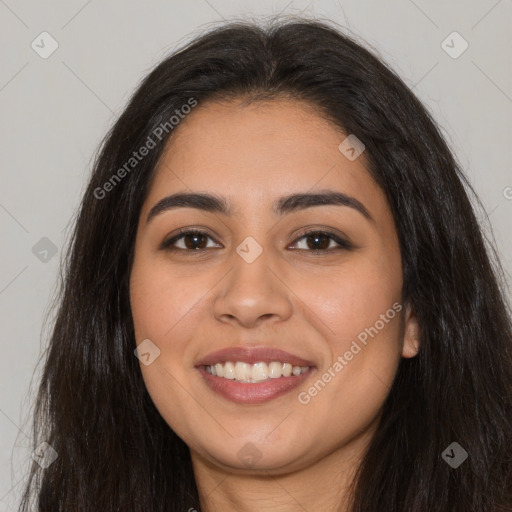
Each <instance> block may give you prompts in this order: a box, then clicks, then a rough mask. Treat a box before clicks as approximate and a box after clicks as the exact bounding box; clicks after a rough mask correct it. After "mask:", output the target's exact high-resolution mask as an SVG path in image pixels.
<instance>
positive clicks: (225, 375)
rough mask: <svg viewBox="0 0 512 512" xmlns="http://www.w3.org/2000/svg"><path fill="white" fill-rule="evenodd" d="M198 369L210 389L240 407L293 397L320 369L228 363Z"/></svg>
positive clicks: (240, 362) (275, 363)
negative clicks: (291, 395) (293, 391)
mask: <svg viewBox="0 0 512 512" xmlns="http://www.w3.org/2000/svg"><path fill="white" fill-rule="evenodd" d="M197 369H198V370H199V373H200V374H201V375H202V377H203V379H204V381H205V382H206V384H207V385H208V386H209V387H210V389H211V390H213V391H214V392H215V393H216V394H218V395H220V396H221V397H223V398H225V399H227V400H229V401H231V402H235V403H239V404H262V403H264V402H268V401H270V400H273V399H275V398H277V397H280V396H283V395H286V394H287V393H289V392H290V391H291V390H293V389H294V388H296V387H297V386H299V385H300V384H301V383H303V382H304V380H305V379H308V378H309V377H310V375H311V374H312V373H313V372H314V371H315V370H316V367H313V366H292V365H291V364H290V363H283V362H280V361H272V362H270V363H265V362H258V363H254V364H249V363H245V362H242V361H236V362H232V361H226V362H224V363H220V362H219V363H216V364H212V365H202V366H199V367H197Z"/></svg>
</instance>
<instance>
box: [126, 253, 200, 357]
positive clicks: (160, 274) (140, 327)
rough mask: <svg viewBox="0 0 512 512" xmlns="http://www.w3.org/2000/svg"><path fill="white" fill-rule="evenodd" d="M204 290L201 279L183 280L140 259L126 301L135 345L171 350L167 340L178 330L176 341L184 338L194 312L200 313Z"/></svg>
mask: <svg viewBox="0 0 512 512" xmlns="http://www.w3.org/2000/svg"><path fill="white" fill-rule="evenodd" d="M207 289H208V287H207V283H205V279H204V276H203V277H202V279H199V278H197V276H196V278H194V276H184V275H183V274H182V273H180V274H178V273H177V272H176V271H175V270H171V269H170V268H169V266H168V265H165V264H163V263H160V262H158V261H156V262H155V261H154V260H153V261H152V262H151V264H149V263H148V264H146V263H145V262H144V261H143V259H142V258H141V259H140V261H139V262H135V263H134V266H133V269H132V274H131V278H130V301H131V308H132V315H133V321H134V326H135V333H136V339H137V341H140V340H141V339H144V338H150V339H152V340H154V341H155V343H158V342H160V344H161V345H162V348H165V349H166V350H167V349H169V348H171V347H170V344H169V340H171V339H173V334H174V333H176V332H177V331H178V330H179V332H180V338H182V337H183V336H185V337H186V332H183V331H184V329H185V330H186V327H187V325H191V323H193V322H194V321H197V318H196V315H197V313H196V311H198V310H200V309H201V304H202V302H201V298H202V297H203V296H204V295H205V293H206V290H207ZM194 319H195V320H194ZM176 341H178V340H176ZM173 345H174V344H173ZM177 348H178V346H176V347H173V349H177Z"/></svg>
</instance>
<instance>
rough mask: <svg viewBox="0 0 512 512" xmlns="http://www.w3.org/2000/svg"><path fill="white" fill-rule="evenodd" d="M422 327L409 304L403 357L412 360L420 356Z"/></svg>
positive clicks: (406, 313) (406, 309)
mask: <svg viewBox="0 0 512 512" xmlns="http://www.w3.org/2000/svg"><path fill="white" fill-rule="evenodd" d="M420 335H421V332H420V326H419V323H418V317H417V316H416V313H415V312H414V311H413V310H412V307H411V306H410V305H409V304H407V306H406V308H405V326H404V344H403V347H402V357H405V358H411V357H414V356H416V355H417V354H418V351H419V349H420Z"/></svg>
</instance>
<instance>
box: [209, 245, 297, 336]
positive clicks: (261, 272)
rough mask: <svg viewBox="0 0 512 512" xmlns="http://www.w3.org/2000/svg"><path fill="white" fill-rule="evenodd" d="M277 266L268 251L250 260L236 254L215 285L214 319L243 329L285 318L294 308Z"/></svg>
mask: <svg viewBox="0 0 512 512" xmlns="http://www.w3.org/2000/svg"><path fill="white" fill-rule="evenodd" d="M279 268H280V267H279V266H278V265H276V264H272V262H271V261H270V255H269V254H268V251H265V250H264V251H263V252H262V253H261V255H260V256H259V257H258V258H257V259H256V260H254V261H253V262H251V263H248V262H247V261H245V260H244V259H243V258H242V257H240V256H239V255H238V254H237V253H235V254H234V255H233V266H232V270H231V272H229V273H228V275H227V276H226V278H225V279H224V280H223V281H222V282H221V283H222V285H221V286H219V287H218V288H217V295H216V297H215V298H214V304H213V308H214V316H215V318H216V319H217V320H219V321H221V322H228V323H234V324H237V325H238V326H241V327H244V328H251V327H255V326H257V325H259V324H260V323H262V322H278V321H283V320H286V319H288V318H289V317H290V315H291V314H292V311H293V303H292V301H291V296H290V294H291V291H290V288H289V287H288V286H287V285H286V278H285V276H284V274H283V272H282V271H280V270H279Z"/></svg>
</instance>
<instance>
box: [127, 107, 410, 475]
mask: <svg viewBox="0 0 512 512" xmlns="http://www.w3.org/2000/svg"><path fill="white" fill-rule="evenodd" d="M346 137H347V135H346V134H344V133H342V132H341V131H340V130H339V129H338V128H336V127H335V126H333V125H332V124H330V123H328V122H326V121H325V120H323V119H322V118H321V117H319V116H318V115H317V114H316V113H315V111H314V109H313V108H312V107H310V106H308V105H305V104H302V103H299V102H296V101H292V100H290V101H274V102H268V103H261V102H259V103H255V104H252V105H251V106H240V105H239V102H235V101H233V102H230V103H227V102H226V103H222V104H221V103H208V104H204V105H201V104H199V105H198V106H197V107H196V109H194V111H193V112H192V113H191V114H189V115H188V117H187V118H186V119H185V120H183V121H181V125H179V127H178V129H177V131H175V133H174V134H173V137H172V138H171V139H170V142H169V143H168V146H167V148H166V151H165V153H164V154H163V156H162V159H161V161H160V163H159V166H158V168H157V172H156V175H155V179H154V181H153V183H152V187H151V189H150V191H149V194H148V197H147V199H146V201H145V203H144V205H143V208H142V213H141V216H140V222H139V226H138V232H137V238H136V247H135V259H134V263H133V268H132V273H131V281H130V297H131V306H132V312H133V320H134V325H135V336H136V342H137V344H138V345H139V344H141V343H142V342H144V344H143V345H142V346H141V347H140V349H139V356H140V359H141V370H142V374H143V378H144V381H145V384H146V386H147V389H148V392H149V394H150V395H151V398H152V400H153V401H154V403H155V405H156V407H157V408H158V410H159V411H160V413H161V415H162V416H163V418H164V419H165V420H166V422H167V423H168V424H169V426H170V427H171V428H172V429H173V430H174V431H175V432H176V433H177V434H178V435H179V436H180V437H181V438H182V439H183V440H184V441H185V442H186V443H187V444H188V445H189V447H190V448H191V450H192V454H193V456H194V457H198V458H200V459H201V460H204V461H207V462H208V463H212V464H215V465H217V466H219V465H220V466H222V467H224V466H227V467H230V468H240V469H242V468H244V469H246V470H248V469H249V468H250V469H251V470H253V471H257V470H265V471H269V470H270V471H273V472H274V473H276V474H277V473H279V472H285V471H290V470H293V469H299V468H301V467H306V466H308V465H311V464H313V463H315V462H317V461H320V460H321V459H322V458H324V457H326V456H327V455H329V454H331V455H332V454H333V453H340V454H341V453H345V454H347V455H351V456H352V455H356V454H357V452H358V447H361V446H362V445H363V444H364V443H367V442H368V440H369V437H370V436H371V435H372V434H373V432H374V429H375V426H376V422H377V420H378V417H379V413H380V410H381V407H382V405H383V402H384V400H385V398H386V396H387V395H388V392H389V389H390V386H391V384H392V381H393V378H394V376H395V373H396V371H397V367H398V364H399V361H400V358H401V357H412V356H414V355H415V354H416V351H417V325H416V319H415V316H414V314H412V313H411V312H410V311H409V308H407V307H406V305H405V304H402V303H401V290H402V267H401V257H400V250H399V245H398V239H397V234H396V231H395V227H394V222H393V218H392V215H391V212H390V209H389V206H388V204H387V201H386V199H385V196H384V194H383V192H382V191H381V189H380V188H379V187H378V186H377V185H376V184H375V183H374V181H373V180H372V179H371V177H370V175H369V173H368V171H367V170H366V168H365V153H364V152H363V153H362V154H361V155H360V156H359V157H357V158H355V157H356V156H357V153H358V151H359V150H360V149H362V148H361V147H357V146H354V142H353V140H352V139H349V140H348V141H345V143H344V145H342V146H341V149H340V148H339V146H340V144H341V143H342V142H343V141H344V140H345V139H346ZM350 148H353V149H354V150H353V151H352V150H351V149H350ZM176 194H187V195H188V194H190V195H191V196H189V199H190V198H192V199H193V195H194V194H205V195H208V198H203V199H202V200H195V201H193V203H190V202H187V201H186V199H187V198H182V199H181V200H180V199H178V200H175V201H171V200H167V202H165V201H164V203H160V202H161V201H162V200H164V199H165V198H168V197H169V196H174V195H176ZM318 194H319V195H318ZM323 194H331V196H325V197H324V201H322V195H323ZM335 194H338V195H337V196H335ZM210 196H212V197H211V198H210ZM335 198H337V201H334V199H335ZM322 202H323V203H324V204H321V203H322ZM159 203H160V207H159V208H158V209H156V210H152V209H153V208H154V207H155V205H157V204H159ZM221 206H223V208H221ZM365 211H366V212H367V213H366V214H365ZM150 212H152V213H151V214H150ZM148 215H149V216H150V220H149V221H148ZM180 230H181V231H183V230H185V231H187V230H192V231H194V230H195V231H200V232H201V233H200V234H194V233H192V234H188V235H187V234H185V235H183V234H182V233H181V231H180ZM308 233H310V234H309V235H308ZM145 340H146V341H145ZM148 340H150V341H148ZM231 349H239V351H238V352H237V351H233V352H230V350H231ZM219 351H223V352H219ZM273 351H283V352H285V353H282V352H273ZM237 362H238V363H239V364H238V365H237V364H236V363H237ZM229 363H232V366H231V365H230V364H229ZM243 363H245V364H243ZM252 363H256V364H252ZM261 363H265V364H261ZM212 366H213V367H214V368H215V370H213V369H212ZM290 371H291V372H292V374H291V375H290ZM210 372H213V373H215V375H213V374H212V373H210ZM221 372H222V375H223V376H220V373H221ZM299 372H305V373H300V375H294V373H299ZM250 379H252V380H254V382H250V381H249V380H250ZM244 381H249V382H244ZM363 441H364V442H363Z"/></svg>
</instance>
